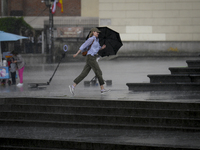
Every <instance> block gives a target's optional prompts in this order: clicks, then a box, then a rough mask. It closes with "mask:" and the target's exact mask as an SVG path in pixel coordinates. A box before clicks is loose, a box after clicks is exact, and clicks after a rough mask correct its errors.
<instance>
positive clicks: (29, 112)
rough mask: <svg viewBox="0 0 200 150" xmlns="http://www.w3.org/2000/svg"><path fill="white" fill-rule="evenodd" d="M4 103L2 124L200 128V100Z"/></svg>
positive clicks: (22, 100) (0, 109) (34, 100)
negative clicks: (182, 101)
mask: <svg viewBox="0 0 200 150" xmlns="http://www.w3.org/2000/svg"><path fill="white" fill-rule="evenodd" d="M0 102H1V105H0V124H2V125H4V124H5V125H6V124H19V125H25V124H26V125H28V126H31V125H34V126H46V125H47V124H48V125H49V126H58V127H61V126H63V127H66V126H68V127H75V126H76V127H83V128H89V127H91V128H94V127H97V128H123V129H129V128H164V129H181V130H199V129H200V127H198V126H196V124H197V122H199V121H200V112H199V108H200V104H198V103H195V104H194V103H189V104H188V103H181V104H180V103H174V102H167V103H163V102H141V101H119V100H118V101H114V100H110V101H109V100H108V101H105V100H76V99H58V98H55V99H53V98H52V99H48V98H4V99H3V100H2V101H0ZM180 127H181V128H180Z"/></svg>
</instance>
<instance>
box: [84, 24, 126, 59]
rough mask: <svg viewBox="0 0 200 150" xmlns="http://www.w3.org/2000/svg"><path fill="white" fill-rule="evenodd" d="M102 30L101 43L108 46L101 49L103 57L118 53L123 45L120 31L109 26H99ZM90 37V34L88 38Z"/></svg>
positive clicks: (100, 34) (100, 52) (100, 53)
mask: <svg viewBox="0 0 200 150" xmlns="http://www.w3.org/2000/svg"><path fill="white" fill-rule="evenodd" d="M97 28H98V29H99V30H100V31H101V32H100V33H99V43H100V45H101V46H103V45H104V44H105V45H106V48H105V49H103V50H100V51H99V53H98V54H99V55H100V56H101V57H104V56H109V55H116V54H117V52H118V50H119V49H120V47H121V46H122V45H123V44H122V41H121V38H120V35H119V33H118V32H116V31H114V30H112V29H110V28H108V27H97ZM88 37H89V34H88V36H87V38H88Z"/></svg>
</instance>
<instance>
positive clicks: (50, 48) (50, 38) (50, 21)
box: [49, 5, 54, 63]
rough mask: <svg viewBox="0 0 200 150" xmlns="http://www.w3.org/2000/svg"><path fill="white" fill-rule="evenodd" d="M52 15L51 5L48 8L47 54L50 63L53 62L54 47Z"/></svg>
mask: <svg viewBox="0 0 200 150" xmlns="http://www.w3.org/2000/svg"><path fill="white" fill-rule="evenodd" d="M53 30H54V29H53V14H52V11H51V5H50V6H49V40H50V41H49V54H50V62H51V63H52V62H53V47H54V37H53Z"/></svg>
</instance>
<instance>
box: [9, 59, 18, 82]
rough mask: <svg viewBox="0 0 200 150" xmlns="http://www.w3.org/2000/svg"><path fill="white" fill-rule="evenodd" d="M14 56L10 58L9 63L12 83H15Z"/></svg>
mask: <svg viewBox="0 0 200 150" xmlns="http://www.w3.org/2000/svg"><path fill="white" fill-rule="evenodd" d="M14 61H15V60H14V58H13V57H12V58H11V63H10V74H11V78H12V85H15V84H16V69H17V68H16V63H14Z"/></svg>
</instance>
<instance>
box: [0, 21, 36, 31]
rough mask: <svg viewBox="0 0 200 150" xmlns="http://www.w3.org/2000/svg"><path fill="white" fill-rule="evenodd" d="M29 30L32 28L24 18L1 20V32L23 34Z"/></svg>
mask: <svg viewBox="0 0 200 150" xmlns="http://www.w3.org/2000/svg"><path fill="white" fill-rule="evenodd" d="M27 29H30V30H31V29H32V27H31V26H30V25H29V24H28V23H26V21H25V20H24V18H23V17H19V18H16V17H6V18H0V30H1V31H5V32H9V33H13V34H20V31H21V32H25V31H26V30H27Z"/></svg>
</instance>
